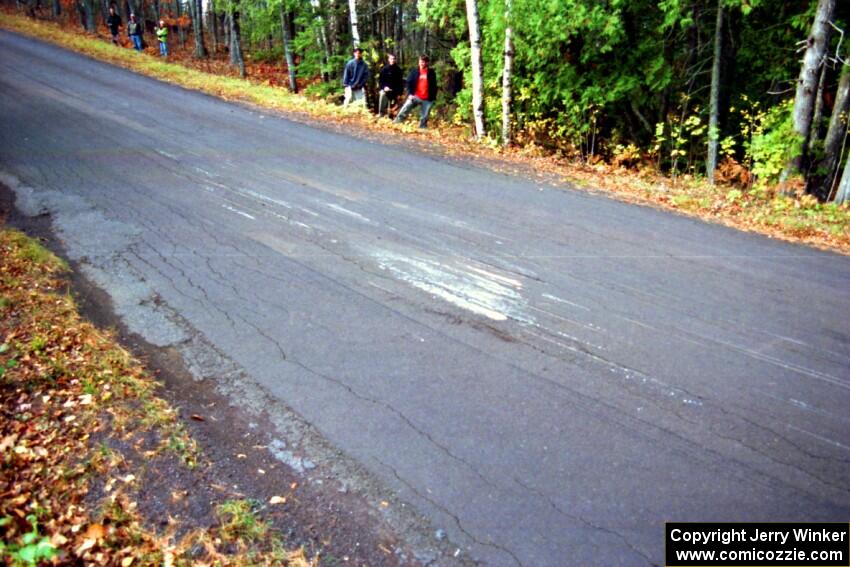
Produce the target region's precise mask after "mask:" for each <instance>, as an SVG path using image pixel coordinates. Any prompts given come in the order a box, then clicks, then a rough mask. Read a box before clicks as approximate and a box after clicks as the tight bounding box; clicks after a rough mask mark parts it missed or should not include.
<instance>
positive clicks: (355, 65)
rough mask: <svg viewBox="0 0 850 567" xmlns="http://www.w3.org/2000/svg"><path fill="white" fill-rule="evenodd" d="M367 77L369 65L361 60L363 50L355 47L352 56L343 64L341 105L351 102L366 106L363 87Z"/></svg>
mask: <svg viewBox="0 0 850 567" xmlns="http://www.w3.org/2000/svg"><path fill="white" fill-rule="evenodd" d="M368 79H369V66H368V65H366V62H365V61H363V50H362V49H360V48H359V47H355V48H354V58H353V59H350V60H349V61H348V63H346V64H345V71H343V73H342V86H343V87H345V102H343V103H342V105H343V106H348V105H349V104H351V103H355V104H358V105H361V106H363V107H365V106H366V94H365V92H364V90H363V88H364V87H365V86H366V81H367V80H368Z"/></svg>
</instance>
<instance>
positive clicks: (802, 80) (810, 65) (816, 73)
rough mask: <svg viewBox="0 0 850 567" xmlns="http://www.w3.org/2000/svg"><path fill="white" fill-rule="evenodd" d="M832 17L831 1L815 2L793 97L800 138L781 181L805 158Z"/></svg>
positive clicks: (798, 169) (832, 1) (794, 170)
mask: <svg viewBox="0 0 850 567" xmlns="http://www.w3.org/2000/svg"><path fill="white" fill-rule="evenodd" d="M834 13H835V0H818V7H817V12H816V13H815V21H814V23H813V24H812V31H811V33H810V34H809V37H808V39H807V40H806V52H805V55H804V56H803V64H802V66H801V67H800V77H799V79H798V80H797V92H796V94H795V96H794V114H793V120H794V131H795V132H796V133H797V135H798V136H799V138H800V142H801V147H800V149H799V150H798V151H795V152H794V153H795V154H796V155H794V156H792V157H791V159H790V160H789V162H788V165H787V166H786V168H785V171H784V172H783V174H782V179H783V180H785V179H787V178H788V177H789V176H791V175H793V174H795V173H799V172H800V168H801V167H802V163H803V157H804V156H805V155H806V150H807V148H806V142H807V141H808V139H809V130H810V129H811V127H812V116H813V114H814V107H815V96H816V95H817V90H818V79H819V78H820V69H821V65H823V63H824V56H825V55H826V50H827V47H828V43H829V35H830V31H831V28H830V25H829V22H830V20H831V19H832V16H833V14H834Z"/></svg>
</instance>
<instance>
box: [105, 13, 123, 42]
mask: <svg viewBox="0 0 850 567" xmlns="http://www.w3.org/2000/svg"><path fill="white" fill-rule="evenodd" d="M106 25H107V27H109V33H111V34H112V43H113V44H114V45H118V28H120V27H121V16H119V15H118V14H116V13H115V5H114V4H112V5H110V6H109V17H108V18H106Z"/></svg>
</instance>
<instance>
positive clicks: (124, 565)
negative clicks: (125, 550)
mask: <svg viewBox="0 0 850 567" xmlns="http://www.w3.org/2000/svg"><path fill="white" fill-rule="evenodd" d="M134 559H135V557H133V556H132V555H131V556H130V557H125V558H124V559H122V560H121V567H130V565H132V564H133V560H134Z"/></svg>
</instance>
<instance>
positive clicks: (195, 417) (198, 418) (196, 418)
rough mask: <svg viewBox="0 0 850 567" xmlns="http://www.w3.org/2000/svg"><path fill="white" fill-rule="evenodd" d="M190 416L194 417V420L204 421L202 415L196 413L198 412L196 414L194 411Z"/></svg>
mask: <svg viewBox="0 0 850 567" xmlns="http://www.w3.org/2000/svg"><path fill="white" fill-rule="evenodd" d="M190 417H191V418H192V419H194V420H195V421H206V420H205V419H204V418H203V417H202V416H200V415H198V414H196V413H193V414H192V415H191V416H190Z"/></svg>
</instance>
